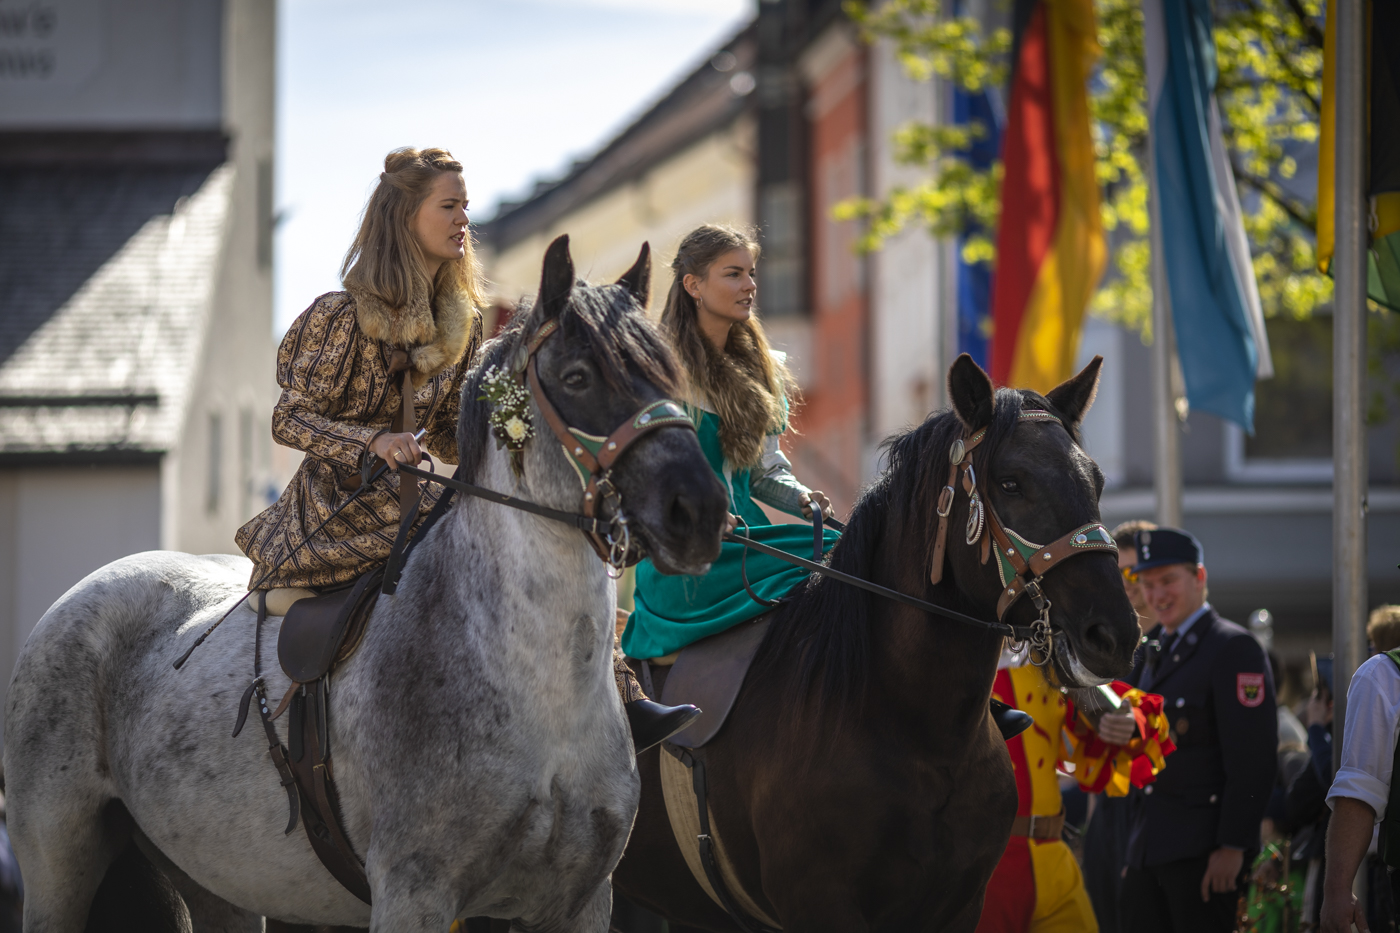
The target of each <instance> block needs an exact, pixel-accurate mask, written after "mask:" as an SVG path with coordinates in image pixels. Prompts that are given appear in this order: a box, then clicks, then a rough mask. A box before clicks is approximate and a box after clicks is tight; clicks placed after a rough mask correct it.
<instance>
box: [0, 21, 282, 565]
mask: <svg viewBox="0 0 1400 933" xmlns="http://www.w3.org/2000/svg"><path fill="white" fill-rule="evenodd" d="M4 2H6V0H0V3H4ZM225 13H226V16H225V21H224V28H223V36H224V52H223V54H224V61H225V63H226V64H225V74H226V76H227V78H226V81H225V83H224V103H223V113H224V128H225V129H226V131H227V132H228V134H229V136H230V137H231V138H232V139H233V147H232V151H231V153H230V159H229V161H230V163H231V165H232V168H233V182H232V192H231V198H230V203H229V211H228V217H227V220H226V224H225V229H224V240H223V244H222V246H221V249H220V255H219V265H218V269H217V274H218V279H217V285H216V287H215V288H214V292H213V297H212V300H211V303H210V307H209V312H208V314H209V316H208V319H207V320H206V322H205V324H204V337H203V344H202V347H201V349H200V353H199V359H198V362H197V363H196V365H195V367H194V371H193V373H192V375H191V380H190V391H189V393H188V395H187V396H186V397H185V399H184V406H185V407H184V412H183V414H182V419H181V428H180V435H179V444H178V449H176V450H175V451H173V452H172V454H171V455H170V456H168V457H167V458H166V478H167V483H166V487H165V510H166V522H165V527H164V535H163V536H162V538H161V544H162V547H167V548H172V549H174V550H179V551H188V552H190V553H193V554H212V553H231V554H236V553H238V547H237V545H235V544H234V540H233V538H234V534H235V533H236V532H237V530H238V528H239V526H241V525H242V524H243V523H244V522H246V521H247V520H248V519H250V518H252V517H253V516H254V515H256V514H257V513H258V512H261V511H262V510H263V509H264V508H265V507H266V506H267V505H268V501H269V500H268V493H269V489H270V487H273V486H276V493H277V494H280V493H281V491H282V489H281V487H282V485H285V479H283V480H282V482H280V483H279V482H277V481H276V480H275V479H274V477H273V464H272V446H273V442H272V431H271V425H272V406H273V404H274V403H275V402H276V401H277V396H278V389H277V373H276V357H275V349H276V345H275V343H274V342H273V341H272V339H271V334H272V253H271V239H270V238H271V227H270V225H271V223H272V204H273V196H272V195H273V193H272V189H271V187H270V185H271V182H272V174H271V172H272V164H273V161H272V154H273V146H274V142H275V126H276V120H275V116H276V111H275V100H276V98H275V86H276V55H275V51H276V29H277V15H276V14H277V10H276V3H275V2H274V0H238V2H237V3H229V4H228V6H227V7H226V10H225ZM216 427H217V430H218V438H217V440H215V439H214V438H213V437H212V435H213V433H214V430H215V428H216ZM215 456H217V457H218V459H219V462H218V463H217V465H214V464H212V463H211V460H212V458H214V457H215ZM215 484H216V485H217V489H211V485H215Z"/></svg>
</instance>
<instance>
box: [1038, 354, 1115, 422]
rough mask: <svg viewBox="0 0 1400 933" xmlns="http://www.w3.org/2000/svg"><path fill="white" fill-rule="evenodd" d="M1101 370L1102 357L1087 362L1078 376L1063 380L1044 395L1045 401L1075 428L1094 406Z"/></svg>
mask: <svg viewBox="0 0 1400 933" xmlns="http://www.w3.org/2000/svg"><path fill="white" fill-rule="evenodd" d="M1102 369H1103V357H1101V356H1096V357H1094V358H1093V359H1092V360H1090V361H1089V365H1088V366H1085V367H1084V368H1083V369H1082V370H1080V372H1079V375H1077V376H1073V377H1071V378H1069V379H1067V380H1065V381H1064V382H1062V383H1060V384H1059V385H1057V386H1055V388H1053V389H1051V390H1050V391H1049V392H1048V393H1046V396H1045V398H1046V400H1047V401H1049V402H1050V404H1051V405H1054V406H1055V407H1056V408H1057V409H1059V411H1060V414H1062V415H1064V416H1065V417H1066V418H1068V419H1069V420H1070V423H1071V424H1072V425H1073V426H1074V427H1076V428H1077V427H1079V424H1080V422H1082V421H1083V420H1084V416H1085V415H1086V414H1088V412H1089V406H1090V405H1092V404H1094V396H1095V395H1097V394H1098V391H1099V375H1100V373H1101V371H1102Z"/></svg>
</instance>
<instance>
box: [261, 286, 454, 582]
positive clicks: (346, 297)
mask: <svg viewBox="0 0 1400 933" xmlns="http://www.w3.org/2000/svg"><path fill="white" fill-rule="evenodd" d="M480 342H481V316H480V315H479V314H478V313H477V311H476V310H475V309H474V308H472V307H471V306H470V305H469V304H468V303H467V302H466V301H465V300H464V299H461V298H460V297H459V296H456V295H454V294H451V293H439V294H438V295H437V296H436V297H435V298H434V299H433V300H432V302H431V303H430V302H429V301H428V300H427V298H426V296H415V300H413V301H411V302H410V303H409V306H408V307H407V308H402V309H390V308H389V307H387V306H386V305H385V304H384V303H383V302H382V301H380V300H379V299H378V298H376V297H374V296H372V295H369V294H367V293H364V292H359V291H352V292H329V293H327V294H325V295H322V296H321V297H320V298H317V299H316V301H315V302H314V303H313V304H312V305H311V307H310V308H307V309H306V310H305V311H304V312H302V314H301V316H299V317H298V318H297V319H296V321H295V323H293V324H292V327H291V329H290V330H288V331H287V335H286V336H285V337H284V338H283V339H282V344H281V347H280V348H279V349H278V351H277V382H278V384H279V385H281V387H282V397H281V399H280V400H279V401H278V403H277V406H276V408H274V409H273V413H272V435H273V437H274V438H276V440H277V442H278V443H280V444H284V445H286V446H288V447H294V448H296V449H298V450H302V451H305V452H306V457H305V459H304V460H303V461H302V464H301V467H300V468H299V469H298V470H297V472H296V475H295V476H294V477H293V478H292V481H291V483H289V484H288V486H287V489H286V491H284V492H283V493H282V497H281V498H280V499H278V500H277V501H276V502H275V503H273V505H271V506H270V507H269V508H268V509H267V510H265V511H264V512H262V513H261V514H260V515H258V516H256V517H255V518H254V519H253V520H252V521H250V522H248V524H246V525H244V526H243V527H242V528H240V529H239V530H238V535H237V538H236V540H237V542H238V546H239V547H240V548H241V549H242V550H243V553H245V554H247V555H248V557H250V558H251V559H252V561H253V576H252V579H251V580H250V581H249V587H250V588H251V587H252V586H254V585H255V584H258V581H260V580H262V578H263V576H264V575H266V574H267V573H268V571H269V570H270V569H271V568H272V567H274V566H276V565H277V563H278V561H280V560H282V559H283V558H284V557H286V556H287V555H288V554H289V553H292V552H293V551H295V553H292V556H291V558H290V559H288V560H287V562H286V563H285V564H283V565H282V566H281V567H280V568H279V569H278V570H277V572H276V573H275V574H273V575H272V576H271V577H270V578H268V579H267V580H266V581H263V582H262V583H261V584H260V585H259V587H258V588H260V589H273V588H276V587H309V588H312V589H321V588H333V587H336V586H341V585H344V584H348V583H351V582H353V581H354V580H355V579H356V578H357V577H359V576H360V575H361V574H362V573H364V572H365V571H366V570H369V569H370V568H371V567H373V566H374V565H376V564H379V563H382V562H383V561H384V560H385V559H386V558H387V557H388V555H389V550H390V548H391V547H392V545H393V543H394V536H395V534H396V533H397V531H398V524H399V499H398V495H399V494H398V481H399V478H398V474H397V473H392V472H391V473H388V474H386V475H385V477H384V478H383V479H380V480H378V481H376V482H375V483H374V485H373V486H372V487H371V488H369V489H367V490H365V491H364V492H363V493H361V494H360V495H359V497H358V498H357V499H356V500H355V502H354V503H352V504H351V505H350V506H349V507H348V508H347V509H346V510H345V511H344V512H342V513H341V514H340V515H338V516H337V517H336V518H335V519H334V520H333V521H331V522H330V524H328V525H327V526H326V527H325V528H324V529H322V530H321V532H320V534H318V535H316V536H315V537H314V538H312V539H311V540H310V541H308V542H307V543H306V545H305V546H304V547H300V549H299V550H297V548H298V546H299V545H301V544H302V542H303V541H306V538H307V535H308V534H309V533H310V532H312V531H313V530H315V529H316V527H317V526H318V525H320V524H321V522H323V521H325V519H326V517H327V516H328V515H330V514H331V513H332V512H333V511H335V509H336V508H338V507H339V506H340V505H341V503H343V502H344V501H345V500H346V499H347V498H348V497H349V496H350V494H351V492H352V490H353V484H354V482H355V481H356V480H358V478H359V475H360V465H361V460H362V458H364V457H367V456H370V454H369V453H368V445H369V443H370V441H372V440H373V439H374V437H375V436H376V435H377V434H378V433H379V432H381V431H384V430H387V429H388V427H389V422H390V419H391V418H392V417H393V414H394V412H396V411H397V410H398V407H399V398H400V389H399V386H400V384H401V380H400V379H397V378H394V379H391V378H390V376H389V365H390V354H391V352H392V351H393V350H394V349H395V348H401V349H405V350H407V351H408V354H409V360H410V365H411V366H412V368H413V376H414V384H415V387H416V394H415V396H414V404H415V407H416V413H417V418H416V423H417V425H418V426H419V427H420V428H426V429H427V433H426V434H425V435H424V437H423V442H422V445H423V447H424V448H425V449H426V450H427V451H428V452H429V453H430V454H432V455H433V457H434V458H436V459H437V460H439V461H441V462H445V463H454V464H455V463H456V462H457V415H458V411H459V409H460V405H461V390H462V377H463V374H464V372H465V370H466V368H467V365H468V361H469V360H470V359H471V357H472V355H473V354H474V353H475V352H476V349H477V347H478V346H479V345H480ZM346 484H351V488H347V485H346ZM424 486H425V487H426V488H425V489H424V490H423V496H422V500H421V502H420V504H419V521H421V520H422V518H423V517H425V516H426V515H427V513H428V512H429V511H430V510H431V509H432V507H433V505H434V503H436V502H437V500H438V498H439V496H441V494H442V487H440V486H436V485H433V484H424Z"/></svg>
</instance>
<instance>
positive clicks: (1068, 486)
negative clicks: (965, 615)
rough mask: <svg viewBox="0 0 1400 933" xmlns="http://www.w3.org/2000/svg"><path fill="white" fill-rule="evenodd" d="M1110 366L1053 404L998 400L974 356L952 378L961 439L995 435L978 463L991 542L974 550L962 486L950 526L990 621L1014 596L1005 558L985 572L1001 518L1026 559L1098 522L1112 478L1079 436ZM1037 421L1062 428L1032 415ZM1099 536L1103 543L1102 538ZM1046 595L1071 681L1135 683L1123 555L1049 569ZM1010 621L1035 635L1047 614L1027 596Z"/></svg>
mask: <svg viewBox="0 0 1400 933" xmlns="http://www.w3.org/2000/svg"><path fill="white" fill-rule="evenodd" d="M1101 363H1102V360H1101V359H1100V358H1097V357H1096V358H1095V359H1094V361H1093V362H1091V363H1090V364H1089V365H1088V366H1086V367H1085V368H1084V371H1083V372H1081V373H1079V375H1077V376H1075V377H1074V378H1072V379H1070V380H1069V381H1067V382H1065V383H1064V384H1062V385H1060V386H1058V387H1056V388H1055V389H1052V390H1051V391H1050V392H1049V394H1047V395H1045V396H1041V395H1039V394H1037V393H1035V392H1031V391H1028V390H1015V389H1002V390H1000V391H997V390H995V389H994V388H993V386H992V381H991V379H990V378H989V377H988V376H987V374H986V373H985V372H983V371H982V369H981V367H979V366H978V365H977V364H976V363H974V362H973V361H972V358H971V357H969V356H967V355H963V356H961V357H959V358H958V360H957V361H956V362H955V363H954V364H953V366H952V368H951V369H950V370H949V373H948V392H949V398H950V400H951V402H952V407H953V411H954V412H955V413H956V415H957V418H958V421H959V422H960V423H961V428H962V430H961V431H960V432H958V433H959V434H960V435H963V436H967V437H973V436H975V435H976V433H977V432H979V431H984V430H985V431H986V436H985V439H984V441H983V442H982V443H981V444H980V445H978V447H977V448H976V449H975V450H972V451H971V452H970V453H969V456H971V457H972V462H973V466H974V469H975V471H976V485H977V488H978V489H979V490H980V494H981V496H983V497H985V499H986V503H987V505H989V506H990V509H989V510H988V511H987V513H986V516H985V519H986V521H985V525H986V526H987V527H984V528H983V529H982V530H981V537H979V538H978V540H977V542H976V543H975V544H973V545H968V544H967V543H966V541H967V538H968V537H970V536H971V535H970V532H972V531H973V528H972V526H970V525H969V524H968V517H969V512H970V511H972V513H973V524H976V519H977V516H976V514H975V506H973V505H972V503H971V501H970V499H969V497H968V496H967V495H966V494H965V492H964V490H963V487H962V484H961V477H959V479H960V482H959V483H958V488H957V493H956V495H955V496H954V497H953V499H954V503H955V504H954V508H953V511H952V514H951V515H950V516H949V529H948V535H947V539H948V543H947V549H948V559H949V561H950V562H951V567H952V574H953V577H954V579H955V580H956V582H957V585H958V587H959V588H960V589H962V590H963V591H964V592H965V593H966V594H967V595H968V596H969V597H970V598H971V599H973V601H974V602H976V603H977V604H979V605H981V606H983V607H985V608H986V609H987V610H991V609H992V608H993V607H996V606H997V603H998V600H999V598H1000V597H1001V596H1002V594H1003V593H1005V592H1006V581H1005V579H1004V577H1005V574H1004V573H1003V571H1002V570H1000V569H999V566H998V564H999V561H998V559H997V558H996V557H995V556H993V557H992V559H991V560H987V562H986V563H983V560H984V559H986V555H987V554H988V550H990V551H992V552H995V551H996V550H997V547H998V545H997V542H996V541H995V540H990V535H991V532H992V528H991V525H992V517H993V516H995V517H996V518H997V519H999V520H1000V523H1001V525H1002V526H1003V528H1004V529H1005V531H1006V532H1007V533H1008V534H1007V538H1008V540H1010V541H1011V543H1012V545H1013V546H1017V547H1020V546H1026V545H1028V546H1027V547H1024V551H1025V552H1026V558H1027V559H1029V558H1030V557H1031V556H1032V555H1034V554H1037V553H1039V554H1042V555H1043V554H1045V553H1048V552H1047V551H1046V547H1047V546H1049V545H1050V544H1051V543H1052V542H1055V541H1057V540H1059V539H1061V538H1062V537H1063V536H1064V535H1066V534H1067V533H1069V532H1071V531H1073V530H1075V529H1080V528H1082V527H1083V526H1086V525H1089V524H1091V523H1096V522H1098V521H1099V496H1100V494H1101V493H1102V492H1103V473H1102V472H1101V471H1100V470H1099V468H1098V465H1097V464H1096V463H1094V461H1093V460H1092V459H1090V457H1089V455H1088V454H1086V453H1085V452H1084V449H1083V448H1082V447H1081V446H1080V445H1079V425H1080V423H1081V422H1082V421H1083V418H1084V414H1085V412H1087V411H1088V410H1089V406H1090V405H1091V404H1092V403H1093V400H1094V393H1095V392H1096V391H1097V389H1098V382H1099V367H1100V365H1101ZM1034 411H1044V412H1048V413H1049V414H1050V415H1053V416H1055V417H1054V418H1053V419H1051V418H1047V417H1045V416H1037V415H1031V416H1029V417H1026V416H1024V415H1023V413H1024V412H1034ZM948 462H949V461H948V460H947V459H945V460H943V461H942V462H941V463H939V464H938V465H937V466H935V467H934V470H935V471H937V472H938V474H939V476H938V480H939V483H940V486H941V485H942V481H943V478H944V474H946V471H947V470H948V466H947V464H948ZM1098 534H1099V538H1101V537H1102V533H1101V532H1100V533H1098ZM1017 538H1019V539H1020V541H1016V540H1015V539H1017ZM1086 540H1087V542H1088V543H1089V544H1090V545H1091V546H1092V544H1093V543H1094V542H1095V541H1096V540H1098V538H1096V537H1095V533H1094V532H1090V534H1089V536H1088V537H1087V539H1086ZM984 543H986V544H989V545H990V547H989V548H988V547H984V546H983V545H984ZM1007 566H1008V567H1009V563H1008V565H1007ZM1039 586H1040V588H1041V591H1042V593H1043V596H1044V598H1045V599H1047V600H1049V604H1050V610H1049V613H1050V614H1049V618H1050V626H1051V629H1052V632H1053V636H1054V637H1053V646H1054V647H1053V653H1052V658H1053V662H1054V666H1055V671H1056V673H1057V675H1058V676H1059V679H1060V682H1061V683H1062V684H1064V685H1065V686H1070V687H1075V686H1087V685H1089V684H1094V683H1104V682H1106V681H1107V680H1108V679H1110V678H1111V677H1114V676H1121V675H1123V674H1126V673H1127V671H1128V669H1129V667H1130V666H1131V664H1132V658H1133V651H1134V649H1135V648H1136V646H1137V642H1138V636H1139V630H1138V624H1137V614H1136V613H1135V612H1134V611H1133V607H1132V604H1131V603H1129V602H1128V597H1127V595H1126V594H1125V592H1124V589H1123V581H1122V578H1121V576H1120V575H1119V571H1118V563H1117V560H1116V558H1115V556H1114V553H1113V551H1112V550H1111V549H1100V550H1085V551H1083V552H1075V553H1074V556H1072V557H1068V558H1066V559H1064V560H1062V561H1057V562H1056V563H1055V564H1054V565H1053V566H1051V567H1050V568H1049V569H1048V570H1046V571H1045V573H1044V576H1043V579H1041V581H1040V583H1039ZM1005 612H1006V614H1005V616H1004V619H1003V621H1005V622H1008V623H1011V624H1013V625H1030V624H1031V623H1033V622H1034V621H1035V620H1036V618H1037V617H1038V615H1039V613H1038V611H1037V608H1036V606H1035V605H1034V602H1033V600H1032V599H1031V598H1030V597H1029V596H1028V595H1022V596H1020V597H1019V598H1018V599H1016V601H1015V602H1014V603H1012V604H1011V605H1010V607H1009V608H1007V609H1006V610H1005Z"/></svg>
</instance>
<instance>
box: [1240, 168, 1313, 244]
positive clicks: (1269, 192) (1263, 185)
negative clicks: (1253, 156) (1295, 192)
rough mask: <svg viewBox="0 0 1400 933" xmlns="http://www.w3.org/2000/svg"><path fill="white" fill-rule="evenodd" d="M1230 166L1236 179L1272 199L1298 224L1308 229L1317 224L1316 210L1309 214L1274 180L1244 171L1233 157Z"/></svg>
mask: <svg viewBox="0 0 1400 933" xmlns="http://www.w3.org/2000/svg"><path fill="white" fill-rule="evenodd" d="M1230 167H1231V168H1232V169H1234V171H1235V180H1236V181H1242V182H1244V183H1245V184H1246V185H1249V187H1251V188H1253V189H1254V190H1255V191H1258V192H1259V193H1260V194H1262V195H1264V196H1265V197H1267V198H1269V199H1270V200H1272V201H1274V202H1275V203H1276V204H1278V206H1279V207H1281V208H1283V210H1284V213H1286V214H1288V216H1289V217H1292V218H1293V219H1294V220H1295V221H1297V222H1298V223H1299V224H1301V225H1302V226H1304V227H1307V228H1308V229H1309V230H1311V229H1313V228H1314V227H1316V226H1317V215H1316V212H1312V213H1311V214H1310V213H1309V212H1308V210H1307V208H1305V207H1303V206H1302V205H1300V204H1298V203H1297V202H1296V201H1294V200H1293V199H1292V198H1290V197H1288V195H1287V194H1285V193H1284V190H1283V188H1282V187H1280V186H1279V185H1278V184H1277V183H1276V182H1272V181H1270V180H1269V179H1267V178H1260V177H1259V176H1258V175H1254V174H1252V173H1250V172H1247V171H1245V170H1244V169H1243V168H1241V167H1240V165H1239V163H1237V162H1236V161H1235V160H1234V159H1231V160H1230Z"/></svg>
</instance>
